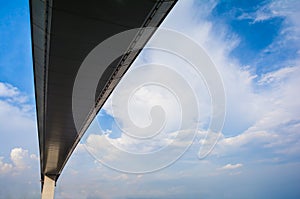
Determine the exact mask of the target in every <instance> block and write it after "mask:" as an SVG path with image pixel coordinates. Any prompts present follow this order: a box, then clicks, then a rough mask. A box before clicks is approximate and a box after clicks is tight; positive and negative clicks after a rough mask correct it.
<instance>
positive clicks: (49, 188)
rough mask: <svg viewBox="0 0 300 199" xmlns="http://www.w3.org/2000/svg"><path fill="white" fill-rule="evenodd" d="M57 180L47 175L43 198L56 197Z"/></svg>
mask: <svg viewBox="0 0 300 199" xmlns="http://www.w3.org/2000/svg"><path fill="white" fill-rule="evenodd" d="M54 188H55V181H54V180H52V179H51V178H49V177H48V176H46V175H45V178H44V186H43V190H42V199H54Z"/></svg>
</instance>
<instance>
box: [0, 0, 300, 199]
mask: <svg viewBox="0 0 300 199" xmlns="http://www.w3.org/2000/svg"><path fill="white" fill-rule="evenodd" d="M299 9H300V1H297V0H285V1H284V0H274V1H271V0H268V1H263V0H262V1H256V0H253V1H239V0H179V2H178V3H177V5H176V6H175V7H174V9H173V10H172V11H171V13H170V14H169V16H168V17H167V18H166V20H165V21H164V23H163V24H162V27H164V28H167V29H170V30H173V31H176V32H178V33H180V34H182V35H185V36H186V37H188V38H190V39H191V40H192V41H193V42H194V43H196V44H197V45H199V46H200V47H201V48H202V49H203V50H204V51H205V52H206V54H207V55H208V56H209V58H210V59H211V60H212V62H213V63H214V65H215V67H216V69H217V71H218V73H219V75H220V77H221V79H222V82H223V87H224V91H225V96H226V98H225V99H226V116H225V121H224V126H223V128H222V130H221V131H220V136H219V139H218V142H217V144H216V145H215V147H214V148H213V150H212V151H210V153H209V154H208V155H207V156H205V157H204V158H201V159H199V158H198V156H197V154H198V152H199V148H200V147H201V145H202V144H203V143H205V142H208V143H209V142H210V141H211V142H213V141H214V139H212V140H209V139H208V140H205V135H206V133H207V128H208V126H209V121H210V119H211V118H210V114H211V108H212V106H211V99H210V97H211V95H210V92H209V91H208V90H207V87H206V84H205V81H204V80H203V78H202V79H201V77H199V76H197V75H195V71H194V70H193V69H192V67H191V65H189V63H187V62H186V61H184V60H183V59H181V58H180V57H178V56H177V57H176V55H173V54H171V53H168V52H163V51H160V50H153V49H151V48H148V49H147V48H146V49H145V50H143V52H142V53H141V54H140V56H139V57H138V59H137V60H136V61H135V63H134V64H133V66H132V67H131V68H130V70H129V71H128V73H127V74H126V76H125V77H124V79H123V80H122V81H121V82H120V85H119V87H118V88H119V89H118V88H117V89H116V91H115V95H113V96H118V95H122V94H123V93H122V92H123V90H122V85H123V86H124V85H126V86H128V85H130V84H131V81H129V80H131V79H130V78H131V76H132V75H135V74H136V73H137V72H139V75H138V76H137V75H135V77H136V79H135V80H136V81H137V82H139V81H143V80H144V79H147V78H150V77H157V76H158V78H161V81H162V80H165V81H171V82H172V86H171V85H170V88H171V87H172V88H173V87H175V88H177V91H183V90H184V89H185V87H184V86H183V84H182V83H181V82H178V81H175V80H176V79H175V77H174V76H172V74H173V73H171V72H170V73H162V74H159V75H158V74H157V70H155V68H151V67H150V68H148V69H147V70H145V69H143V66H144V65H147V64H151V63H156V64H160V65H162V67H163V66H168V68H167V69H168V70H172V71H175V72H176V73H177V74H181V76H182V77H183V79H184V80H186V81H187V83H188V85H189V86H190V87H191V89H192V91H193V94H194V95H195V99H196V101H197V104H198V106H197V108H196V109H195V107H193V106H187V107H184V106H183V105H182V104H189V103H190V104H191V99H190V98H188V97H186V98H182V99H180V100H179V102H178V99H176V97H175V98H174V95H173V94H172V92H170V90H168V88H167V90H166V89H164V88H162V87H159V86H157V85H156V86H155V85H150V86H147V85H144V86H142V87H140V88H139V89H137V90H136V92H135V93H134V94H133V95H132V96H131V98H130V100H131V101H130V100H129V105H128V106H129V108H130V112H129V115H130V117H129V118H130V119H128V118H123V117H121V116H122V115H118V112H116V110H114V109H115V108H116V107H117V106H115V105H118V101H114V99H115V98H114V97H113V96H112V97H110V98H109V100H108V101H107V103H106V104H105V105H104V107H103V108H102V109H101V111H100V113H99V114H98V116H97V118H96V119H95V121H94V122H93V123H92V125H91V127H90V128H89V130H88V131H87V132H86V134H85V135H84V137H83V139H82V141H81V142H80V144H79V145H78V146H77V148H76V149H75V151H74V153H73V155H72V157H71V158H70V160H69V162H68V163H67V165H66V167H65V169H64V171H63V173H62V174H61V176H60V178H59V180H58V182H57V186H56V192H55V196H56V198H87V199H96V198H116V199H119V198H128V199H129V198H130V199H133V198H141V199H144V198H197V199H198V198H204V199H219V198H245V199H247V198H257V199H260V198H261V199H265V198H274V199H277V198H278V199H279V198H290V199H298V198H300V190H299V182H300V170H299V167H300V153H299V152H300V101H299V100H298V99H299V98H300V92H299V85H300V78H299V75H300V21H299V20H298V19H299V17H300V13H299V12H298V10H299ZM150 43H151V41H150ZM139 69H141V70H139ZM143 70H144V71H143ZM160 70H161V69H160ZM204 79H205V77H204ZM184 91H185V90H184ZM185 92H187V91H185ZM178 103H182V104H178ZM154 106H161V107H162V108H163V110H164V111H165V114H166V115H165V116H166V123H165V126H164V130H163V131H162V132H163V135H162V136H161V137H157V138H154V140H150V141H149V142H147V141H143V140H142V141H136V140H134V139H133V138H132V137H129V136H126V134H125V133H124V132H122V130H120V128H121V129H122V128H124V129H130V128H131V127H132V123H130V121H129V120H131V121H133V123H134V125H137V126H140V127H145V126H147V125H149V124H150V123H151V122H152V119H153V118H151V115H150V113H149V112H150V110H151V108H152V107H154ZM178 107H181V108H182V107H183V108H185V111H187V113H188V115H189V114H193V113H194V111H197V112H198V113H199V115H200V116H199V117H198V120H197V124H199V125H198V126H197V129H196V131H195V139H194V140H193V143H192V144H191V146H190V147H189V148H188V150H187V151H184V154H183V155H182V156H181V157H180V158H179V157H177V156H176V157H175V160H176V161H174V162H172V164H171V163H169V162H168V163H167V164H165V166H164V168H161V169H158V170H155V171H152V172H140V173H137V174H134V173H132V172H121V171H119V170H122V168H130V165H134V163H135V162H130V161H128V157H127V156H122V155H120V153H119V152H118V151H117V150H115V149H123V150H125V151H129V152H131V153H137V152H138V153H145V154H147V153H152V152H153V153H155V152H157V150H160V149H162V148H163V147H164V146H165V145H166V144H168V143H169V141H170V140H171V139H173V138H174V136H175V137H176V135H178V132H179V131H178V128H179V127H178V124H181V123H182V121H189V120H188V119H186V118H181V117H180V113H181V112H180V110H179V111H178ZM117 110H120V109H117ZM114 111H115V112H114ZM120 114H121V113H120ZM118 123H120V124H121V127H120V126H118ZM183 124H184V123H183ZM181 127H182V128H181V129H180V130H183V131H184V132H187V131H188V128H186V127H185V125H183V126H181ZM103 140H108V141H109V142H104V141H103ZM184 141H185V140H179V142H178V143H177V144H178V146H179V145H180V144H182V145H184V144H185V142H184ZM107 143H112V144H113V146H114V147H115V148H114V149H113V150H111V148H110V147H111V145H105V144H107ZM99 146H101V147H100V149H101V152H102V153H100V154H99V153H98V152H99V150H98V149H99V148H97V147H99ZM165 157H166V156H161V157H158V158H157V159H155V161H154V162H150V161H149V160H148V161H145V162H140V165H143V166H147V165H152V164H150V163H153V164H156V163H159V161H164V160H165V159H164V158H165ZM170 157H171V158H173V156H172V155H170ZM151 161H152V160H151ZM111 167H113V168H111ZM0 185H1V186H0V198H5V199H8V198H39V197H40V171H39V152H38V138H37V129H36V115H35V99H34V84H33V70H32V57H31V41H30V21H29V8H28V2H27V1H24V0H12V1H4V0H0Z"/></svg>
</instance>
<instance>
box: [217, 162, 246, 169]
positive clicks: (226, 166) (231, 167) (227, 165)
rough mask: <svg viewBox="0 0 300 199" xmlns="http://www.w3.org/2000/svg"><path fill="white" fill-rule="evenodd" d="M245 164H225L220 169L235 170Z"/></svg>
mask: <svg viewBox="0 0 300 199" xmlns="http://www.w3.org/2000/svg"><path fill="white" fill-rule="evenodd" d="M242 166H243V164H241V163H238V164H226V165H225V166H223V167H221V168H219V169H220V170H233V169H238V168H241V167H242Z"/></svg>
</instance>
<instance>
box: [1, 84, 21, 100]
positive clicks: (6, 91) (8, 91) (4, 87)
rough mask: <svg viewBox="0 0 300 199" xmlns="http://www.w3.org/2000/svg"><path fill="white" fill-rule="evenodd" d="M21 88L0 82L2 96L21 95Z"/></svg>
mask: <svg viewBox="0 0 300 199" xmlns="http://www.w3.org/2000/svg"><path fill="white" fill-rule="evenodd" d="M19 94H20V92H19V90H18V89H17V88H16V87H14V86H12V85H11V84H8V83H4V82H0V97H15V96H17V95H19Z"/></svg>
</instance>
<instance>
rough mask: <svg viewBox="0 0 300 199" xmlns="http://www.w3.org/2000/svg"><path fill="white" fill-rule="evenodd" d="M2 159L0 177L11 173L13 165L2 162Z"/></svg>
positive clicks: (1, 158)
mask: <svg viewBox="0 0 300 199" xmlns="http://www.w3.org/2000/svg"><path fill="white" fill-rule="evenodd" d="M3 159H4V157H0V175H1V174H6V173H9V172H11V170H12V169H13V165H12V164H9V163H5V162H3Z"/></svg>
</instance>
